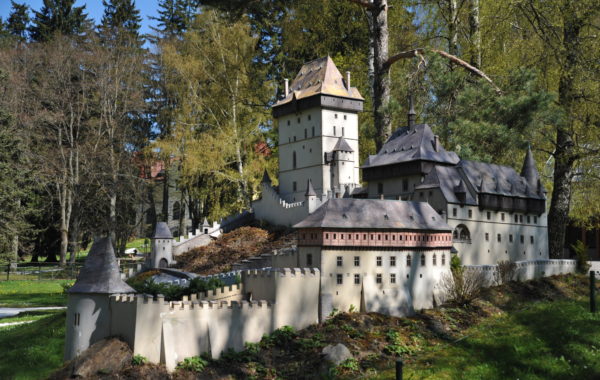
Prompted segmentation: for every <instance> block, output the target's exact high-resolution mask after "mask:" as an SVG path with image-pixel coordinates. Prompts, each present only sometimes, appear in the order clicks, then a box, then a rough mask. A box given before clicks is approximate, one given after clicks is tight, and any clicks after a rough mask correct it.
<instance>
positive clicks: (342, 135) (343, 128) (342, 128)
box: [342, 127, 344, 136]
mask: <svg viewBox="0 0 600 380" xmlns="http://www.w3.org/2000/svg"><path fill="white" fill-rule="evenodd" d="M342 136H344V127H342Z"/></svg>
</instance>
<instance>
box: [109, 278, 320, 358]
mask: <svg viewBox="0 0 600 380" xmlns="http://www.w3.org/2000/svg"><path fill="white" fill-rule="evenodd" d="M243 278H244V282H243V284H242V285H239V286H231V287H226V288H225V289H220V290H217V291H216V292H214V293H213V294H211V293H210V292H209V294H203V295H199V296H198V295H196V296H192V297H191V300H190V299H188V298H187V297H184V300H183V301H179V302H166V301H164V297H162V296H159V297H157V299H156V300H153V299H151V298H148V297H144V296H141V295H138V296H126V295H125V296H113V297H111V298H110V310H111V318H110V321H111V323H110V329H109V330H110V334H108V333H107V332H106V331H104V332H103V333H104V334H105V335H104V336H110V335H115V336H121V337H123V339H124V340H125V341H126V342H127V343H129V344H130V346H131V347H132V348H133V351H134V354H139V355H143V356H145V357H146V358H148V360H149V361H151V362H153V363H165V365H166V366H167V368H168V369H169V370H173V369H174V368H175V366H176V365H177V363H178V362H179V361H181V360H183V359H184V358H187V357H191V356H197V355H200V354H201V353H204V352H208V353H210V354H211V355H212V357H214V358H217V357H219V356H220V355H221V353H222V352H223V351H226V350H227V349H233V350H236V351H239V350H242V349H243V348H244V342H258V341H260V339H261V338H262V336H263V335H264V334H268V333H270V332H272V331H274V330H275V329H278V328H280V327H282V326H285V325H289V326H292V327H294V328H296V329H302V328H305V327H307V326H308V325H310V324H313V323H316V322H318V298H319V279H320V275H319V271H318V270H315V269H289V268H288V269H283V270H258V271H247V272H244V273H243ZM242 291H244V292H249V293H252V296H253V298H259V297H260V298H262V299H263V300H260V301H250V302H248V301H238V300H239V299H240V298H241V297H242V296H243V294H242ZM220 297H221V298H222V299H226V298H229V299H233V298H237V299H238V300H236V301H214V300H206V299H207V298H214V299H218V298H220ZM202 298H204V299H202ZM107 309H108V308H107Z"/></svg>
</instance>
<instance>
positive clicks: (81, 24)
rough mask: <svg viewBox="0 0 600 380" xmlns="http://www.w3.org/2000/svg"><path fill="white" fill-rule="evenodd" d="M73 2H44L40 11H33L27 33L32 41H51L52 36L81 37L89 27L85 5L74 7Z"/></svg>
mask: <svg viewBox="0 0 600 380" xmlns="http://www.w3.org/2000/svg"><path fill="white" fill-rule="evenodd" d="M74 3H75V0H44V5H43V6H42V9H41V10H40V11H39V12H38V11H34V18H33V25H32V26H31V27H30V28H29V33H30V35H31V38H32V39H33V40H34V41H38V42H43V41H48V40H50V39H52V37H53V36H54V34H56V33H61V34H63V35H65V36H74V35H81V34H83V33H84V32H85V31H86V30H88V29H89V27H90V26H91V21H90V20H89V19H88V16H87V14H86V13H84V11H85V5H83V6H81V7H75V6H74Z"/></svg>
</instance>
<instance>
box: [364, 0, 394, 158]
mask: <svg viewBox="0 0 600 380" xmlns="http://www.w3.org/2000/svg"><path fill="white" fill-rule="evenodd" d="M387 11H388V7H387V0H374V1H373V3H372V7H370V8H369V12H371V17H372V19H373V23H372V30H371V35H372V36H373V37H372V42H373V66H374V71H373V74H374V76H373V122H374V124H375V130H376V133H377V135H376V140H375V144H376V147H377V150H379V149H381V147H382V146H383V144H384V143H385V142H386V140H387V139H388V137H389V136H390V135H391V133H392V120H391V117H390V114H389V109H388V106H389V103H390V72H389V67H388V66H387V60H388V57H389V51H388V37H389V36H388V20H387Z"/></svg>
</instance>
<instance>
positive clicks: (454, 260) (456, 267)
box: [450, 254, 461, 272]
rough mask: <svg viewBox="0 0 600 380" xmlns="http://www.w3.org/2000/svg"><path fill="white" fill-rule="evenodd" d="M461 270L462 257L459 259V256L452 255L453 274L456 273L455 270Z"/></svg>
mask: <svg viewBox="0 0 600 380" xmlns="http://www.w3.org/2000/svg"><path fill="white" fill-rule="evenodd" d="M459 269H461V265H460V257H458V255H456V254H455V255H452V256H451V257H450V270H451V271H452V272H454V271H455V270H459Z"/></svg>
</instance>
